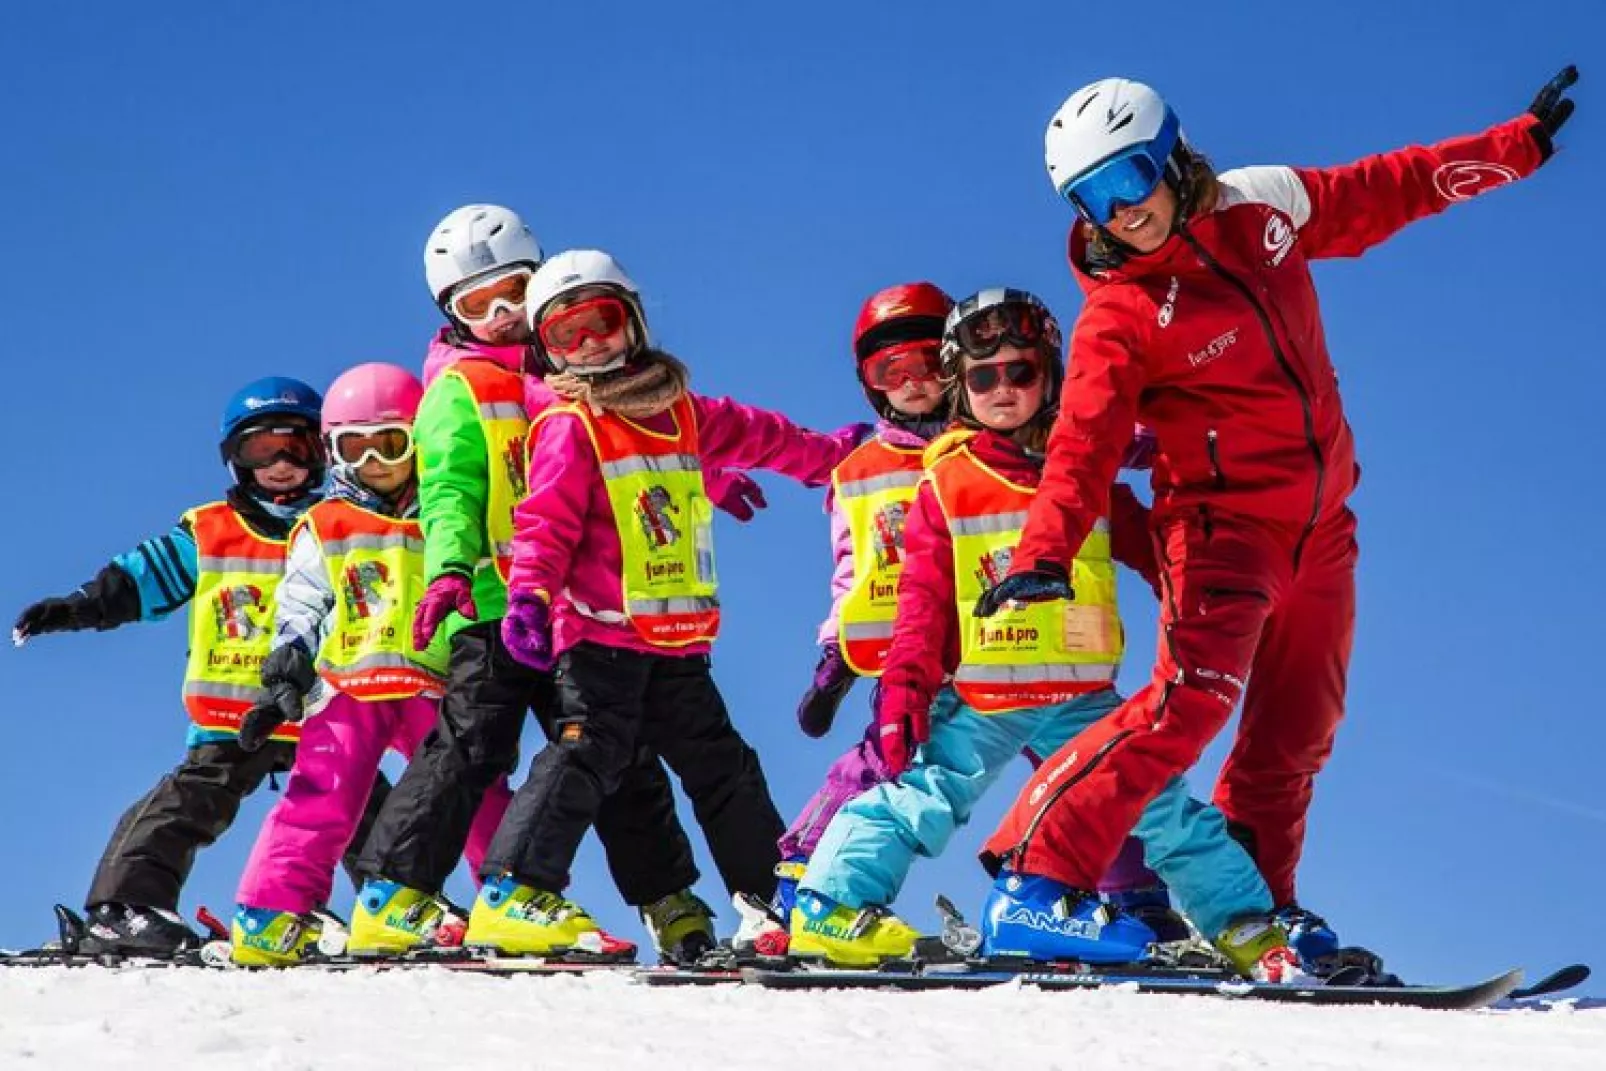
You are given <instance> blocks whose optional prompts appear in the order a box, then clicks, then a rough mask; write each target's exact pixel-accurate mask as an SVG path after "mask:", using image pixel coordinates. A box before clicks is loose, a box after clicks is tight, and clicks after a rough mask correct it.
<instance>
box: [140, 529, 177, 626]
mask: <svg viewBox="0 0 1606 1071" xmlns="http://www.w3.org/2000/svg"><path fill="white" fill-rule="evenodd" d="M154 542H155V540H146V541H145V542H143V543H141V544H140V545H139V546H138V547H137V548H136V549H137V550H138V551H139V556H140V557H141V558H143V559H145V565H146V569H145V570H142V571H144V572H146V575H148V576H150V577H151V578H152V579H154V580H155V581H156V586H157V587H159V588H161V590H162V598H163V599H164V600H165V606H164V607H163V608H162V609H161V610H159V611H157V612H158V613H164V614H165V613H171V612H172V607H173V605H174V604H175V603H177V602H178V601H179V599H178V595H177V594H176V593H175V592H174V591H173V585H172V584H171V583H169V582H168V579H167V576H166V574H165V573H164V571H163V570H162V563H161V562H160V561H159V560H158V559H157V556H156V555H155V554H154V553H153V552H152V550H151V544H152V543H154Z"/></svg>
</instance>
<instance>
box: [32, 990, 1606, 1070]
mask: <svg viewBox="0 0 1606 1071" xmlns="http://www.w3.org/2000/svg"><path fill="white" fill-rule="evenodd" d="M471 1066H473V1067H477V1068H481V1069H484V1068H567V1067H576V1068H586V1069H587V1071H633V1069H638V1068H639V1069H647V1068H651V1069H653V1071H669V1069H673V1068H682V1067H687V1068H691V1067H733V1068H763V1069H765V1071H776V1069H793V1068H800V1069H810V1071H821V1069H823V1071H854V1069H857V1068H873V1069H875V1071H891V1069H894V1068H918V1069H920V1071H935V1069H938V1068H970V1067H975V1068H1003V1069H1008V1071H1026V1069H1033V1068H1073V1067H1074V1068H1076V1069H1077V1071H1093V1069H1100V1068H1186V1069H1188V1071H1208V1069H1212V1068H1273V1067H1275V1068H1295V1069H1299V1071H1317V1069H1324V1068H1360V1067H1364V1068H1367V1069H1369V1071H1394V1069H1399V1071H1405V1069H1411V1071H1419V1069H1423V1068H1456V1069H1460V1071H1472V1069H1477V1068H1491V1069H1493V1068H1499V1069H1502V1071H1506V1069H1511V1068H1522V1069H1523V1071H1567V1069H1571V1068H1578V1069H1585V1068H1588V1069H1591V1071H1600V1069H1601V1068H1603V1067H1606V1007H1599V1006H1596V1007H1590V1008H1587V1009H1574V1008H1573V1007H1571V1006H1566V1005H1562V1006H1553V1007H1551V1008H1550V1009H1548V1010H1532V1011H1528V1010H1524V1011H1501V1012H1482V1013H1455V1012H1419V1011H1401V1010H1385V1009H1371V1008H1353V1009H1316V1008H1299V1007H1278V1006H1270V1005H1250V1004H1234V1003H1230V1002H1226V1001H1220V1000H1213V999H1202V998H1197V997H1192V998H1190V997H1157V996H1139V995H1136V994H1131V993H1121V992H1110V991H1101V992H1087V993H1041V992H1035V991H1032V990H1026V989H1014V988H1011V989H1001V990H990V991H986V992H972V993H962V992H951V993H889V992H874V993H865V992H859V993H844V992H835V993H809V994H801V993H779V992H766V991H763V990H759V989H756V988H750V987H740V986H726V987H720V988H713V989H675V990H663V989H648V988H647V987H645V986H642V985H638V984H636V983H633V982H631V981H630V980H629V979H628V978H627V977H625V976H623V975H605V974H593V975H591V976H589V977H583V978H582V977H549V978H507V979H503V978H473V977H465V976H462V975H447V974H444V973H440V972H435V971H413V972H407V973H402V972H392V973H386V974H366V975H364V974H319V973H314V972H310V971H306V972H285V973H278V974H271V975H267V974H245V973H222V972H211V971H202V970H182V971H171V970H169V971H138V970H131V971H123V972H114V971H105V970H98V969H83V970H69V969H66V968H48V969H15V968H13V969H4V970H0V1067H3V1068H6V1069H17V1068H91V1067H94V1068H100V1067H126V1068H142V1069H147V1071H151V1069H155V1068H164V1069H165V1068H192V1067H193V1068H205V1069H207V1071H222V1069H228V1068H262V1069H273V1071H300V1069H303V1068H305V1069H314V1068H317V1069H321V1068H375V1069H383V1071H398V1069H402V1068H422V1067H431V1068H455V1067H471Z"/></svg>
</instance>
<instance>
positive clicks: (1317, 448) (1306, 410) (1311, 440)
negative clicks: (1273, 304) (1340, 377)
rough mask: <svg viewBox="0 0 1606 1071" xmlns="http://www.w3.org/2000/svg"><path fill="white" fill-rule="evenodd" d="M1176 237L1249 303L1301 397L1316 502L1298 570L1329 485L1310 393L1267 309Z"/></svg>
mask: <svg viewBox="0 0 1606 1071" xmlns="http://www.w3.org/2000/svg"><path fill="white" fill-rule="evenodd" d="M1177 233H1179V234H1181V235H1182V240H1183V241H1185V242H1187V243H1188V245H1189V246H1191V247H1192V248H1193V251H1194V252H1195V253H1196V254H1198V256H1199V260H1200V262H1201V263H1203V264H1204V266H1205V267H1207V268H1209V269H1210V270H1211V271H1213V272H1215V273H1216V274H1217V275H1219V276H1221V278H1223V279H1225V280H1226V281H1227V284H1228V285H1230V286H1231V287H1232V288H1233V289H1235V290H1237V291H1238V292H1239V293H1240V294H1242V295H1243V298H1244V300H1245V301H1247V302H1249V307H1250V308H1251V309H1253V310H1254V311H1255V317H1256V318H1257V319H1259V320H1260V329H1261V330H1262V331H1264V332H1265V333H1266V341H1268V342H1270V343H1271V352H1272V354H1273V355H1274V356H1275V357H1276V358H1277V365H1278V367H1280V368H1281V369H1282V370H1283V375H1285V376H1287V377H1288V382H1290V383H1292V384H1293V385H1294V393H1295V394H1298V395H1299V408H1300V411H1301V412H1302V414H1303V415H1304V418H1305V442H1306V443H1307V444H1308V445H1309V446H1310V452H1311V456H1312V457H1313V458H1315V460H1316V493H1315V495H1314V501H1312V502H1311V507H1310V520H1308V521H1306V522H1305V528H1304V530H1303V531H1301V532H1300V533H1299V542H1297V543H1295V544H1294V568H1295V569H1298V568H1299V559H1300V558H1301V557H1302V556H1303V555H1304V553H1305V541H1306V540H1307V539H1309V538H1310V534H1311V532H1313V531H1315V530H1316V521H1317V519H1318V518H1320V517H1321V515H1322V488H1323V486H1324V485H1325V484H1326V482H1327V459H1326V458H1325V457H1323V456H1322V447H1321V444H1320V443H1318V442H1317V441H1316V413H1315V410H1314V409H1313V408H1312V406H1311V400H1310V392H1309V391H1308V390H1306V389H1305V381H1304V380H1302V379H1300V378H1299V373H1298V372H1295V371H1294V366H1293V363H1292V362H1290V361H1289V360H1288V355H1287V354H1286V353H1284V352H1283V344H1282V342H1281V340H1279V339H1278V338H1277V332H1276V330H1275V329H1274V328H1273V327H1272V325H1271V316H1270V315H1268V314H1267V312H1266V308H1265V306H1264V305H1262V304H1261V303H1260V302H1259V300H1258V299H1256V297H1255V295H1254V291H1252V290H1250V289H1249V285H1248V284H1247V283H1245V282H1244V281H1243V280H1242V279H1240V278H1238V277H1237V276H1236V275H1234V274H1233V273H1232V272H1230V271H1228V270H1227V268H1226V267H1225V265H1223V264H1222V263H1221V261H1219V260H1217V259H1216V258H1215V257H1214V256H1212V255H1211V253H1210V251H1209V250H1207V249H1205V247H1204V246H1203V245H1202V244H1201V243H1200V242H1199V240H1198V239H1197V238H1195V237H1194V236H1193V232H1191V231H1189V230H1188V228H1187V227H1185V226H1184V227H1179V228H1178V230H1177Z"/></svg>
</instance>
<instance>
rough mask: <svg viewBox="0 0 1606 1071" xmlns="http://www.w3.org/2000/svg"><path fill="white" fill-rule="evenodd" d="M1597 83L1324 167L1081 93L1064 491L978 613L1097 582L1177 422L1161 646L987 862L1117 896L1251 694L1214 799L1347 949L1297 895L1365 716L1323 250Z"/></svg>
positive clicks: (1368, 240) (1530, 160) (1163, 524)
mask: <svg viewBox="0 0 1606 1071" xmlns="http://www.w3.org/2000/svg"><path fill="white" fill-rule="evenodd" d="M1577 78H1578V72H1577V70H1576V69H1575V68H1573V67H1568V68H1566V69H1565V70H1564V71H1562V72H1561V73H1560V74H1558V75H1557V76H1556V77H1555V78H1554V79H1552V80H1551V81H1550V82H1549V84H1547V85H1546V86H1545V87H1544V88H1543V89H1542V90H1541V91H1540V93H1539V95H1538V97H1537V98H1536V99H1535V100H1534V102H1533V105H1532V107H1530V108H1529V109H1528V111H1527V112H1525V113H1523V114H1522V115H1521V116H1519V117H1518V118H1516V119H1512V120H1510V121H1509V122H1505V123H1501V124H1500V125H1498V126H1495V127H1492V128H1490V129H1489V130H1486V131H1484V132H1483V133H1481V134H1474V135H1472V136H1470V137H1461V138H1455V139H1452V140H1450V141H1444V142H1440V143H1439V144H1437V145H1432V146H1428V147H1425V148H1424V147H1416V146H1414V147H1411V148H1405V149H1399V150H1397V151H1394V152H1388V153H1383V154H1381V155H1378V156H1371V157H1367V158H1366V159H1363V160H1361V161H1359V162H1358V163H1353V164H1349V165H1346V166H1342V167H1331V168H1315V169H1307V168H1292V167H1248V168H1241V169H1238V170H1233V171H1226V172H1223V173H1220V174H1217V173H1215V172H1214V171H1212V169H1211V167H1210V165H1209V163H1208V161H1206V159H1205V158H1204V157H1203V156H1201V155H1200V154H1199V153H1198V152H1196V151H1195V150H1194V149H1193V147H1192V146H1191V145H1189V144H1188V142H1187V140H1186V139H1185V138H1184V137H1183V136H1182V132H1181V129H1180V124H1179V122H1178V119H1177V114H1176V112H1174V111H1172V109H1171V108H1170V107H1169V106H1168V105H1167V104H1166V102H1165V101H1164V100H1162V99H1161V97H1160V96H1159V94H1157V93H1156V92H1155V91H1154V90H1152V89H1150V88H1149V87H1148V86H1145V85H1141V84H1139V83H1137V82H1131V81H1127V80H1126V79H1121V78H1111V79H1106V80H1104V81H1100V82H1096V83H1094V84H1092V85H1090V86H1087V87H1085V88H1083V89H1080V90H1078V91H1077V92H1075V93H1073V94H1072V95H1071V96H1070V98H1069V99H1068V100H1067V101H1066V102H1065V103H1064V104H1063V105H1062V106H1061V107H1060V110H1059V111H1058V113H1056V114H1055V116H1054V118H1053V120H1052V121H1051V122H1050V123H1049V126H1048V131H1047V134H1046V137H1045V154H1046V158H1047V163H1048V172H1049V176H1050V178H1051V179H1052V180H1053V182H1054V188H1055V189H1056V190H1058V191H1059V193H1060V195H1061V196H1062V197H1064V198H1065V200H1067V201H1069V202H1070V203H1071V205H1072V206H1074V208H1075V209H1076V213H1077V215H1078V216H1079V217H1080V218H1079V219H1078V220H1077V222H1076V223H1075V224H1074V225H1073V227H1072V229H1071V233H1070V247H1069V253H1070V261H1071V267H1072V269H1073V271H1074V273H1075V275H1076V278H1077V281H1078V282H1079V283H1080V284H1081V285H1082V288H1083V289H1084V290H1085V291H1086V303H1085V305H1084V307H1083V309H1082V313H1081V316H1080V317H1079V318H1078V320H1077V323H1076V327H1075V331H1074V333H1073V335H1072V339H1071V353H1070V367H1069V372H1068V376H1067V380H1066V383H1065V391H1064V396H1063V397H1064V400H1063V401H1062V402H1061V403H1060V412H1059V416H1058V418H1057V420H1056V421H1055V424H1054V428H1053V432H1052V434H1051V436H1050V438H1049V440H1048V461H1047V467H1046V470H1045V472H1044V475H1043V480H1042V485H1041V488H1040V489H1039V491H1038V495H1037V498H1036V501H1035V502H1034V503H1033V505H1032V507H1031V511H1030V515H1029V520H1028V521H1027V524H1026V528H1025V531H1024V533H1023V534H1022V537H1021V541H1020V545H1019V547H1018V549H1017V550H1016V552H1015V554H1014V559H1013V564H1012V567H1011V569H1010V572H1009V575H1008V576H1006V577H1005V578H1004V579H1003V580H1001V581H1000V582H999V583H998V584H997V585H995V586H994V587H993V588H991V589H990V590H988V591H986V592H985V593H983V595H982V596H981V599H980V600H979V602H978V603H977V608H976V614H977V616H978V617H988V616H991V615H993V614H995V613H996V612H998V610H999V609H1000V608H1001V607H1004V606H1005V605H1006V604H1009V603H1028V602H1038V601H1048V600H1055V599H1067V600H1074V599H1075V594H1074V592H1073V591H1072V590H1071V585H1070V583H1069V580H1068V576H1067V569H1068V567H1069V565H1070V563H1071V561H1072V560H1073V559H1074V558H1075V556H1076V552H1077V548H1078V547H1080V546H1081V544H1082V541H1083V540H1084V539H1085V538H1086V537H1087V535H1088V533H1089V532H1090V531H1091V529H1092V526H1093V523H1094V521H1095V520H1096V519H1097V518H1099V517H1100V516H1102V515H1103V514H1104V512H1105V510H1106V509H1107V508H1108V501H1107V500H1108V497H1109V492H1110V485H1111V484H1112V483H1113V482H1114V480H1115V474H1116V468H1117V466H1118V465H1119V464H1120V460H1121V452H1122V450H1123V449H1124V448H1125V446H1126V444H1127V443H1128V441H1130V439H1131V429H1132V426H1133V424H1134V423H1135V422H1141V423H1143V424H1145V425H1147V426H1148V427H1150V428H1152V429H1153V430H1154V432H1155V434H1156V436H1157V437H1158V440H1159V448H1158V453H1157V455H1156V458H1155V461H1154V472H1153V485H1154V516H1153V534H1154V538H1155V541H1156V548H1157V549H1158V551H1159V553H1160V569H1161V578H1162V583H1163V601H1162V606H1161V616H1160V640H1159V650H1158V656H1157V661H1156V664H1155V667H1154V675H1153V677H1152V678H1151V680H1150V682H1149V684H1148V685H1147V686H1146V687H1145V688H1143V689H1142V690H1141V691H1139V692H1137V694H1135V695H1134V696H1133V697H1132V698H1131V699H1129V700H1128V701H1127V702H1126V703H1124V704H1123V705H1122V706H1121V707H1120V708H1119V709H1117V710H1116V711H1115V712H1114V713H1112V714H1110V715H1109V716H1107V717H1106V718H1105V719H1104V720H1103V721H1101V722H1099V723H1098V724H1097V725H1095V726H1094V727H1093V728H1091V729H1089V730H1088V731H1087V732H1086V733H1084V734H1082V735H1081V736H1080V737H1077V738H1075V739H1073V740H1071V741H1070V742H1069V743H1067V744H1066V745H1065V746H1064V747H1063V748H1061V749H1060V751H1059V753H1057V754H1056V755H1054V756H1053V757H1052V758H1050V759H1047V760H1046V761H1044V763H1043V764H1042V766H1041V768H1040V769H1039V770H1038V772H1037V773H1036V774H1035V775H1034V776H1033V778H1032V781H1031V783H1030V784H1028V785H1027V786H1026V788H1025V789H1024V790H1023V791H1022V793H1021V795H1020V798H1019V800H1018V801H1017V802H1016V804H1015V806H1014V808H1013V809H1012V810H1011V812H1010V813H1009V815H1008V816H1007V817H1006V818H1005V819H1004V822H1003V824H1002V825H1001V826H1000V827H999V829H998V831H997V832H996V833H995V834H994V835H993V837H992V839H991V840H990V841H989V842H988V844H987V847H986V851H985V853H984V855H983V859H984V860H985V861H987V862H988V863H989V865H992V866H995V867H996V866H998V865H1003V864H1006V863H1007V864H1008V865H1009V866H1010V867H1011V868H1013V869H1014V870H1016V871H1018V872H1024V873H1029V874H1036V875H1043V876H1047V877H1051V878H1054V879H1056V880H1058V881H1061V882H1063V883H1064V884H1066V885H1068V886H1071V887H1073V888H1075V889H1093V888H1096V887H1097V884H1098V880H1099V877H1100V875H1102V874H1103V873H1104V872H1105V870H1107V869H1108V868H1109V866H1110V864H1111V863H1112V862H1113V861H1114V859H1115V855H1116V852H1117V851H1118V850H1119V849H1120V846H1121V842H1122V839H1123V838H1124V837H1125V836H1126V835H1127V833H1128V831H1130V830H1131V829H1132V827H1133V824H1134V823H1135V822H1136V821H1137V818H1138V815H1139V814H1140V812H1142V811H1143V808H1144V806H1145V805H1146V804H1147V803H1148V802H1149V801H1150V800H1152V799H1154V797H1155V796H1156V795H1157V794H1158V793H1159V792H1160V791H1161V790H1162V789H1163V788H1164V787H1165V786H1166V784H1167V783H1168V782H1169V781H1170V780H1171V779H1172V778H1173V777H1175V776H1177V775H1178V774H1180V773H1182V772H1183V771H1185V770H1187V769H1188V768H1189V767H1191V766H1193V765H1194V764H1195V763H1196V762H1197V761H1198V759H1199V756H1200V753H1201V752H1202V751H1203V750H1204V748H1205V746H1206V745H1207V744H1208V743H1209V742H1210V740H1211V739H1212V738H1213V737H1214V736H1215V735H1216V734H1217V733H1218V732H1219V731H1220V730H1221V728H1222V727H1223V726H1224V725H1225V724H1226V722H1227V719H1228V718H1229V717H1230V716H1231V714H1232V712H1233V708H1234V707H1235V706H1237V704H1238V701H1239V698H1240V697H1242V699H1243V718H1242V723H1241V726H1240V728H1239V731H1238V737H1237V740H1236V742H1235V744H1234V747H1233V750H1232V754H1231V756H1230V757H1229V758H1228V760H1227V763H1226V766H1225V767H1224V768H1223V770H1222V773H1221V779H1220V782H1219V784H1218V787H1217V790H1216V795H1215V803H1216V805H1217V806H1218V807H1220V809H1221V810H1222V811H1223V812H1225V814H1226V815H1227V818H1228V819H1229V821H1230V822H1231V823H1232V827H1233V830H1234V833H1235V834H1236V835H1237V836H1239V838H1240V839H1241V840H1242V841H1243V842H1244V843H1245V845H1246V846H1247V847H1248V849H1249V851H1250V853H1251V854H1252V855H1253V856H1254V858H1255V860H1256V862H1257V863H1258V864H1259V866H1260V869H1261V871H1262V873H1263V874H1264V875H1265V878H1266V882H1267V884H1268V885H1269V886H1270V887H1271V891H1272V895H1273V896H1274V897H1275V899H1276V901H1277V903H1278V905H1279V906H1280V907H1281V908H1283V909H1284V918H1283V921H1284V922H1285V924H1287V925H1288V926H1289V929H1290V931H1291V934H1292V935H1293V936H1294V937H1295V938H1296V947H1299V946H1300V945H1301V944H1303V943H1304V942H1300V941H1299V940H1298V938H1299V937H1300V936H1301V934H1302V931H1303V930H1305V929H1307V928H1310V927H1315V928H1316V929H1317V930H1319V931H1325V934H1324V936H1325V940H1326V941H1327V942H1332V941H1333V938H1332V934H1331V931H1330V930H1327V929H1326V927H1325V925H1320V924H1319V919H1315V918H1314V917H1313V916H1310V915H1309V914H1308V913H1305V912H1302V911H1300V910H1299V909H1298V908H1297V907H1295V903H1294V871H1295V868H1296V866H1297V865H1298V863H1299V856H1300V849H1301V846H1302V842H1303V840H1304V834H1305V813H1306V810H1307V809H1308V807H1309V805H1310V799H1311V787H1312V782H1313V780H1314V779H1315V776H1316V773H1317V771H1319V770H1320V769H1321V768H1322V766H1323V764H1324V763H1325V762H1326V760H1327V757H1328V754H1329V753H1330V752H1331V750H1332V745H1333V736H1334V732H1335V730H1336V728H1337V726H1338V722H1339V719H1340V718H1341V717H1342V716H1343V713H1344V686H1345V677H1346V675H1347V671H1348V664H1349V656H1350V646H1351V640H1352V637H1353V634H1354V617H1355V559H1356V544H1355V516H1354V514H1353V513H1351V512H1350V510H1349V508H1348V507H1347V506H1346V501H1347V500H1348V498H1349V496H1350V492H1351V491H1352V490H1354V488H1355V484H1356V480H1357V478H1358V469H1357V468H1356V464H1355V447H1354V440H1353V437H1352V435H1351V432H1350V426H1349V423H1348V422H1347V421H1346V420H1345V417H1344V407H1343V403H1342V401H1341V400H1340V398H1339V393H1338V381H1337V378H1336V376H1335V375H1334V372H1333V364H1332V361H1331V360H1330V358H1329V356H1328V353H1327V341H1326V338H1325V336H1324V333H1323V330H1322V323H1321V317H1320V310H1319V307H1318V303H1317V298H1316V288H1315V285H1314V283H1313V281H1312V279H1311V272H1310V262H1311V261H1315V260H1320V259H1323V258H1326V257H1353V256H1358V255H1360V254H1361V253H1363V252H1365V251H1366V250H1367V249H1369V248H1371V247H1372V246H1374V245H1377V244H1378V243H1380V242H1382V241H1383V240H1384V239H1386V238H1388V237H1390V236H1391V235H1393V234H1394V233H1395V232H1396V231H1399V230H1400V229H1401V228H1403V227H1404V226H1405V225H1406V224H1408V223H1410V222H1412V221H1413V220H1418V219H1422V218H1423V217H1425V216H1431V215H1433V214H1435V213H1437V212H1441V211H1443V210H1444V209H1446V208H1448V207H1449V206H1450V205H1452V204H1454V203H1456V202H1459V201H1465V200H1470V199H1471V198H1473V197H1474V196H1477V195H1479V194H1482V193H1485V192H1487V191H1489V190H1491V189H1493V188H1495V187H1497V186H1503V185H1505V184H1507V183H1510V182H1514V181H1516V180H1517V179H1520V178H1524V177H1526V176H1528V175H1530V174H1532V173H1533V172H1534V171H1536V170H1537V169H1538V168H1539V167H1540V165H1542V164H1543V163H1544V162H1545V161H1546V160H1548V159H1549V158H1550V156H1551V154H1552V153H1553V152H1554V138H1555V135H1556V133H1557V131H1558V130H1560V128H1561V127H1562V126H1563V124H1565V123H1566V121H1567V119H1568V117H1569V116H1571V115H1572V112H1573V102H1572V101H1571V100H1569V99H1567V98H1566V97H1565V96H1564V95H1563V94H1564V93H1565V92H1566V90H1567V89H1568V88H1569V87H1571V86H1572V85H1573V83H1574V82H1576V81H1577ZM1300 951H1301V954H1302V955H1305V954H1306V953H1307V951H1319V949H1309V950H1308V949H1307V948H1304V947H1300Z"/></svg>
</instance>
